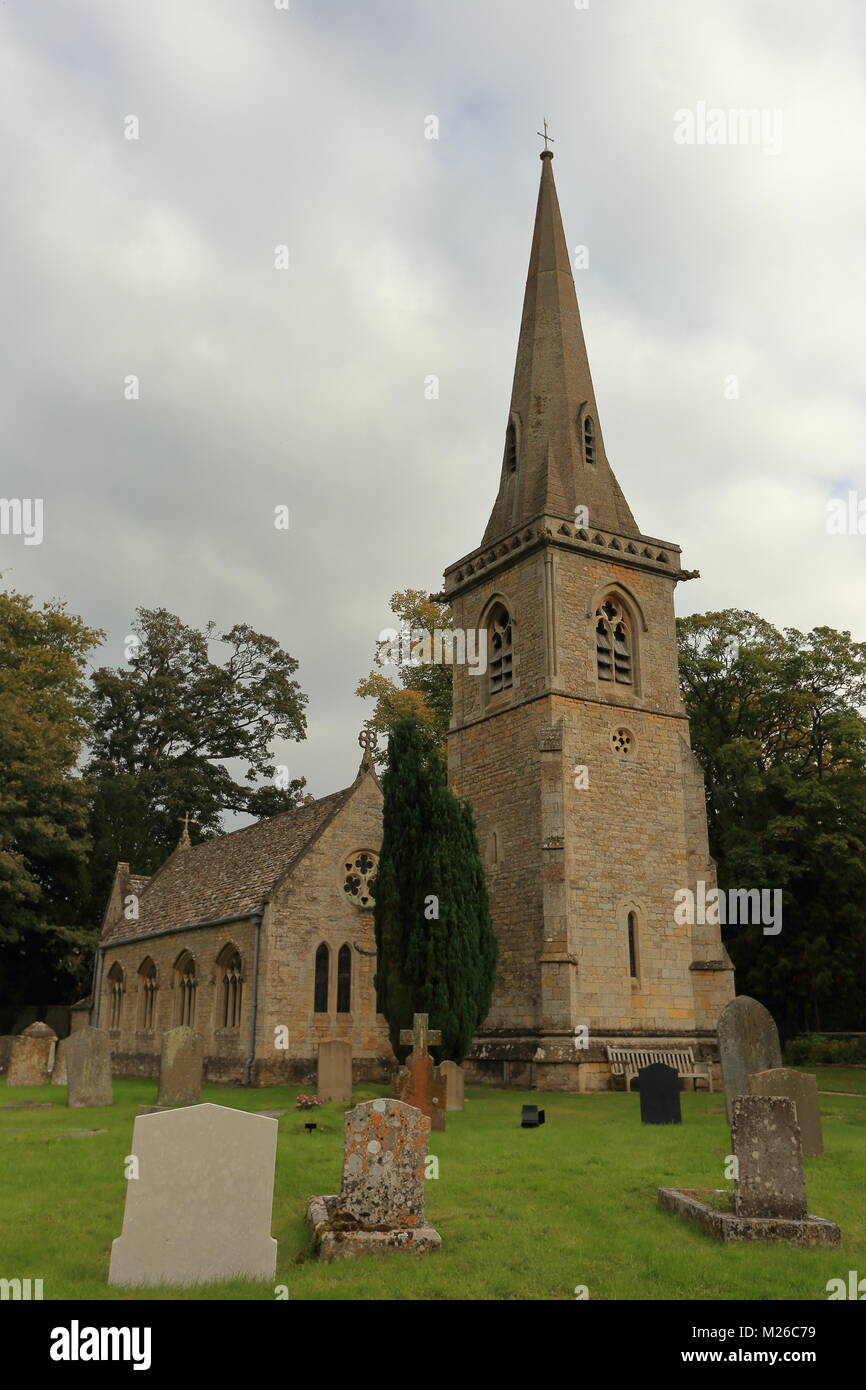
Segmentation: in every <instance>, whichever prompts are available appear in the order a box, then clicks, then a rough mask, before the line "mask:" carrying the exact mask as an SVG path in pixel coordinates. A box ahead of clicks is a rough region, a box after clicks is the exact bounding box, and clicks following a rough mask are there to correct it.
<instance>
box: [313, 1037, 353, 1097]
mask: <svg viewBox="0 0 866 1390" xmlns="http://www.w3.org/2000/svg"><path fill="white" fill-rule="evenodd" d="M316 1092H317V1094H318V1097H319V1100H320V1101H321V1102H322V1104H323V1105H325V1104H327V1103H328V1102H330V1101H345V1100H351V1099H352V1044H351V1043H348V1042H340V1041H332V1042H322V1043H319V1061H318V1069H317V1083H316Z"/></svg>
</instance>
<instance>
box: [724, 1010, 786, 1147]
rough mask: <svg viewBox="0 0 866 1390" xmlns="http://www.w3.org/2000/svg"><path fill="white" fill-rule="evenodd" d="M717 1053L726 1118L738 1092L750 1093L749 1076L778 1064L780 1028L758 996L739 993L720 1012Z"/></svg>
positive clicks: (779, 1062)
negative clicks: (719, 1061) (722, 1084)
mask: <svg viewBox="0 0 866 1390" xmlns="http://www.w3.org/2000/svg"><path fill="white" fill-rule="evenodd" d="M718 1032H719V1056H720V1058H721V1062H722V1079H723V1081H724V1084H725V1105H726V1107H727V1111H728V1120H731V1119H733V1106H734V1101H735V1100H736V1098H737V1096H747V1095H748V1094H749V1077H750V1076H751V1075H752V1074H753V1073H754V1072H758V1071H769V1070H770V1069H771V1068H776V1067H781V1065H782V1052H781V1049H780V1047H779V1032H778V1029H777V1028H776V1024H775V1021H774V1019H773V1015H772V1014H771V1013H770V1012H769V1010H768V1009H765V1008H764V1006H763V1004H759V1003H758V1001H757V999H752V998H750V996H749V995H748V994H738V995H737V997H736V999H732V1000H731V1002H730V1003H729V1004H726V1005H725V1007H724V1008H723V1009H722V1012H721V1013H720V1014H719V1022H718Z"/></svg>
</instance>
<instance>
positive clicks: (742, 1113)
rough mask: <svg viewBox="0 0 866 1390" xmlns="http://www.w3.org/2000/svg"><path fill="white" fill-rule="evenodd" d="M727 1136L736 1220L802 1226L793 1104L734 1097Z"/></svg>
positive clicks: (803, 1193) (803, 1188) (803, 1194)
mask: <svg viewBox="0 0 866 1390" xmlns="http://www.w3.org/2000/svg"><path fill="white" fill-rule="evenodd" d="M731 1136H732V1141H733V1149H734V1156H735V1158H736V1160H737V1182H736V1186H735V1188H734V1213H735V1215H737V1216H762V1217H776V1218H780V1217H781V1218H784V1219H785V1220H789V1221H802V1220H803V1218H804V1217H805V1216H806V1184H805V1180H804V1178H803V1155H802V1151H801V1149H800V1127H799V1125H798V1124H797V1112H796V1109H795V1106H794V1102H793V1101H792V1100H788V1099H787V1098H786V1097H783V1096H737V1097H736V1099H735V1100H734V1113H733V1120H732V1125H731Z"/></svg>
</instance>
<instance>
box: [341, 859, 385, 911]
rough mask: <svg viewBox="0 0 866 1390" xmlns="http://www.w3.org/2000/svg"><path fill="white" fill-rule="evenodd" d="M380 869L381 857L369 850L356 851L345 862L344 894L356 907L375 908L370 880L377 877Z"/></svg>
mask: <svg viewBox="0 0 866 1390" xmlns="http://www.w3.org/2000/svg"><path fill="white" fill-rule="evenodd" d="M378 867H379V856H378V854H373V852H372V850H369V849H359V850H356V851H355V852H354V854H349V855H347V856H346V858H345V859H344V860H343V866H342V878H343V892H344V893H345V894H346V897H347V898H348V899H349V901H350V902H353V903H354V904H355V906H356V907H372V906H373V896H372V894H371V892H370V879H371V878H375V877H376V870H377V869H378Z"/></svg>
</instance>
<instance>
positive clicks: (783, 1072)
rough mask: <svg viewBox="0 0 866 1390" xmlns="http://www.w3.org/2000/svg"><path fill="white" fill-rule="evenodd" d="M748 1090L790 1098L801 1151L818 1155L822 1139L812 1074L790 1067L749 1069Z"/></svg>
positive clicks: (815, 1084) (807, 1155)
mask: <svg viewBox="0 0 866 1390" xmlns="http://www.w3.org/2000/svg"><path fill="white" fill-rule="evenodd" d="M749 1091H750V1093H751V1094H752V1095H753V1096H786V1097H787V1098H788V1100H792V1101H793V1102H794V1106H795V1108H796V1111H797V1124H798V1125H799V1126H800V1143H801V1145H802V1148H803V1153H804V1154H805V1155H806V1157H807V1158H820V1157H821V1155H822V1154H823V1152H824V1139H823V1135H822V1133H821V1106H820V1104H819V1101H818V1079H817V1077H816V1076H814V1075H812V1074H810V1073H808V1072H800V1071H794V1069H793V1067H773V1068H772V1069H771V1070H770V1071H759V1072H755V1073H753V1075H752V1076H750V1077H749Z"/></svg>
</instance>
